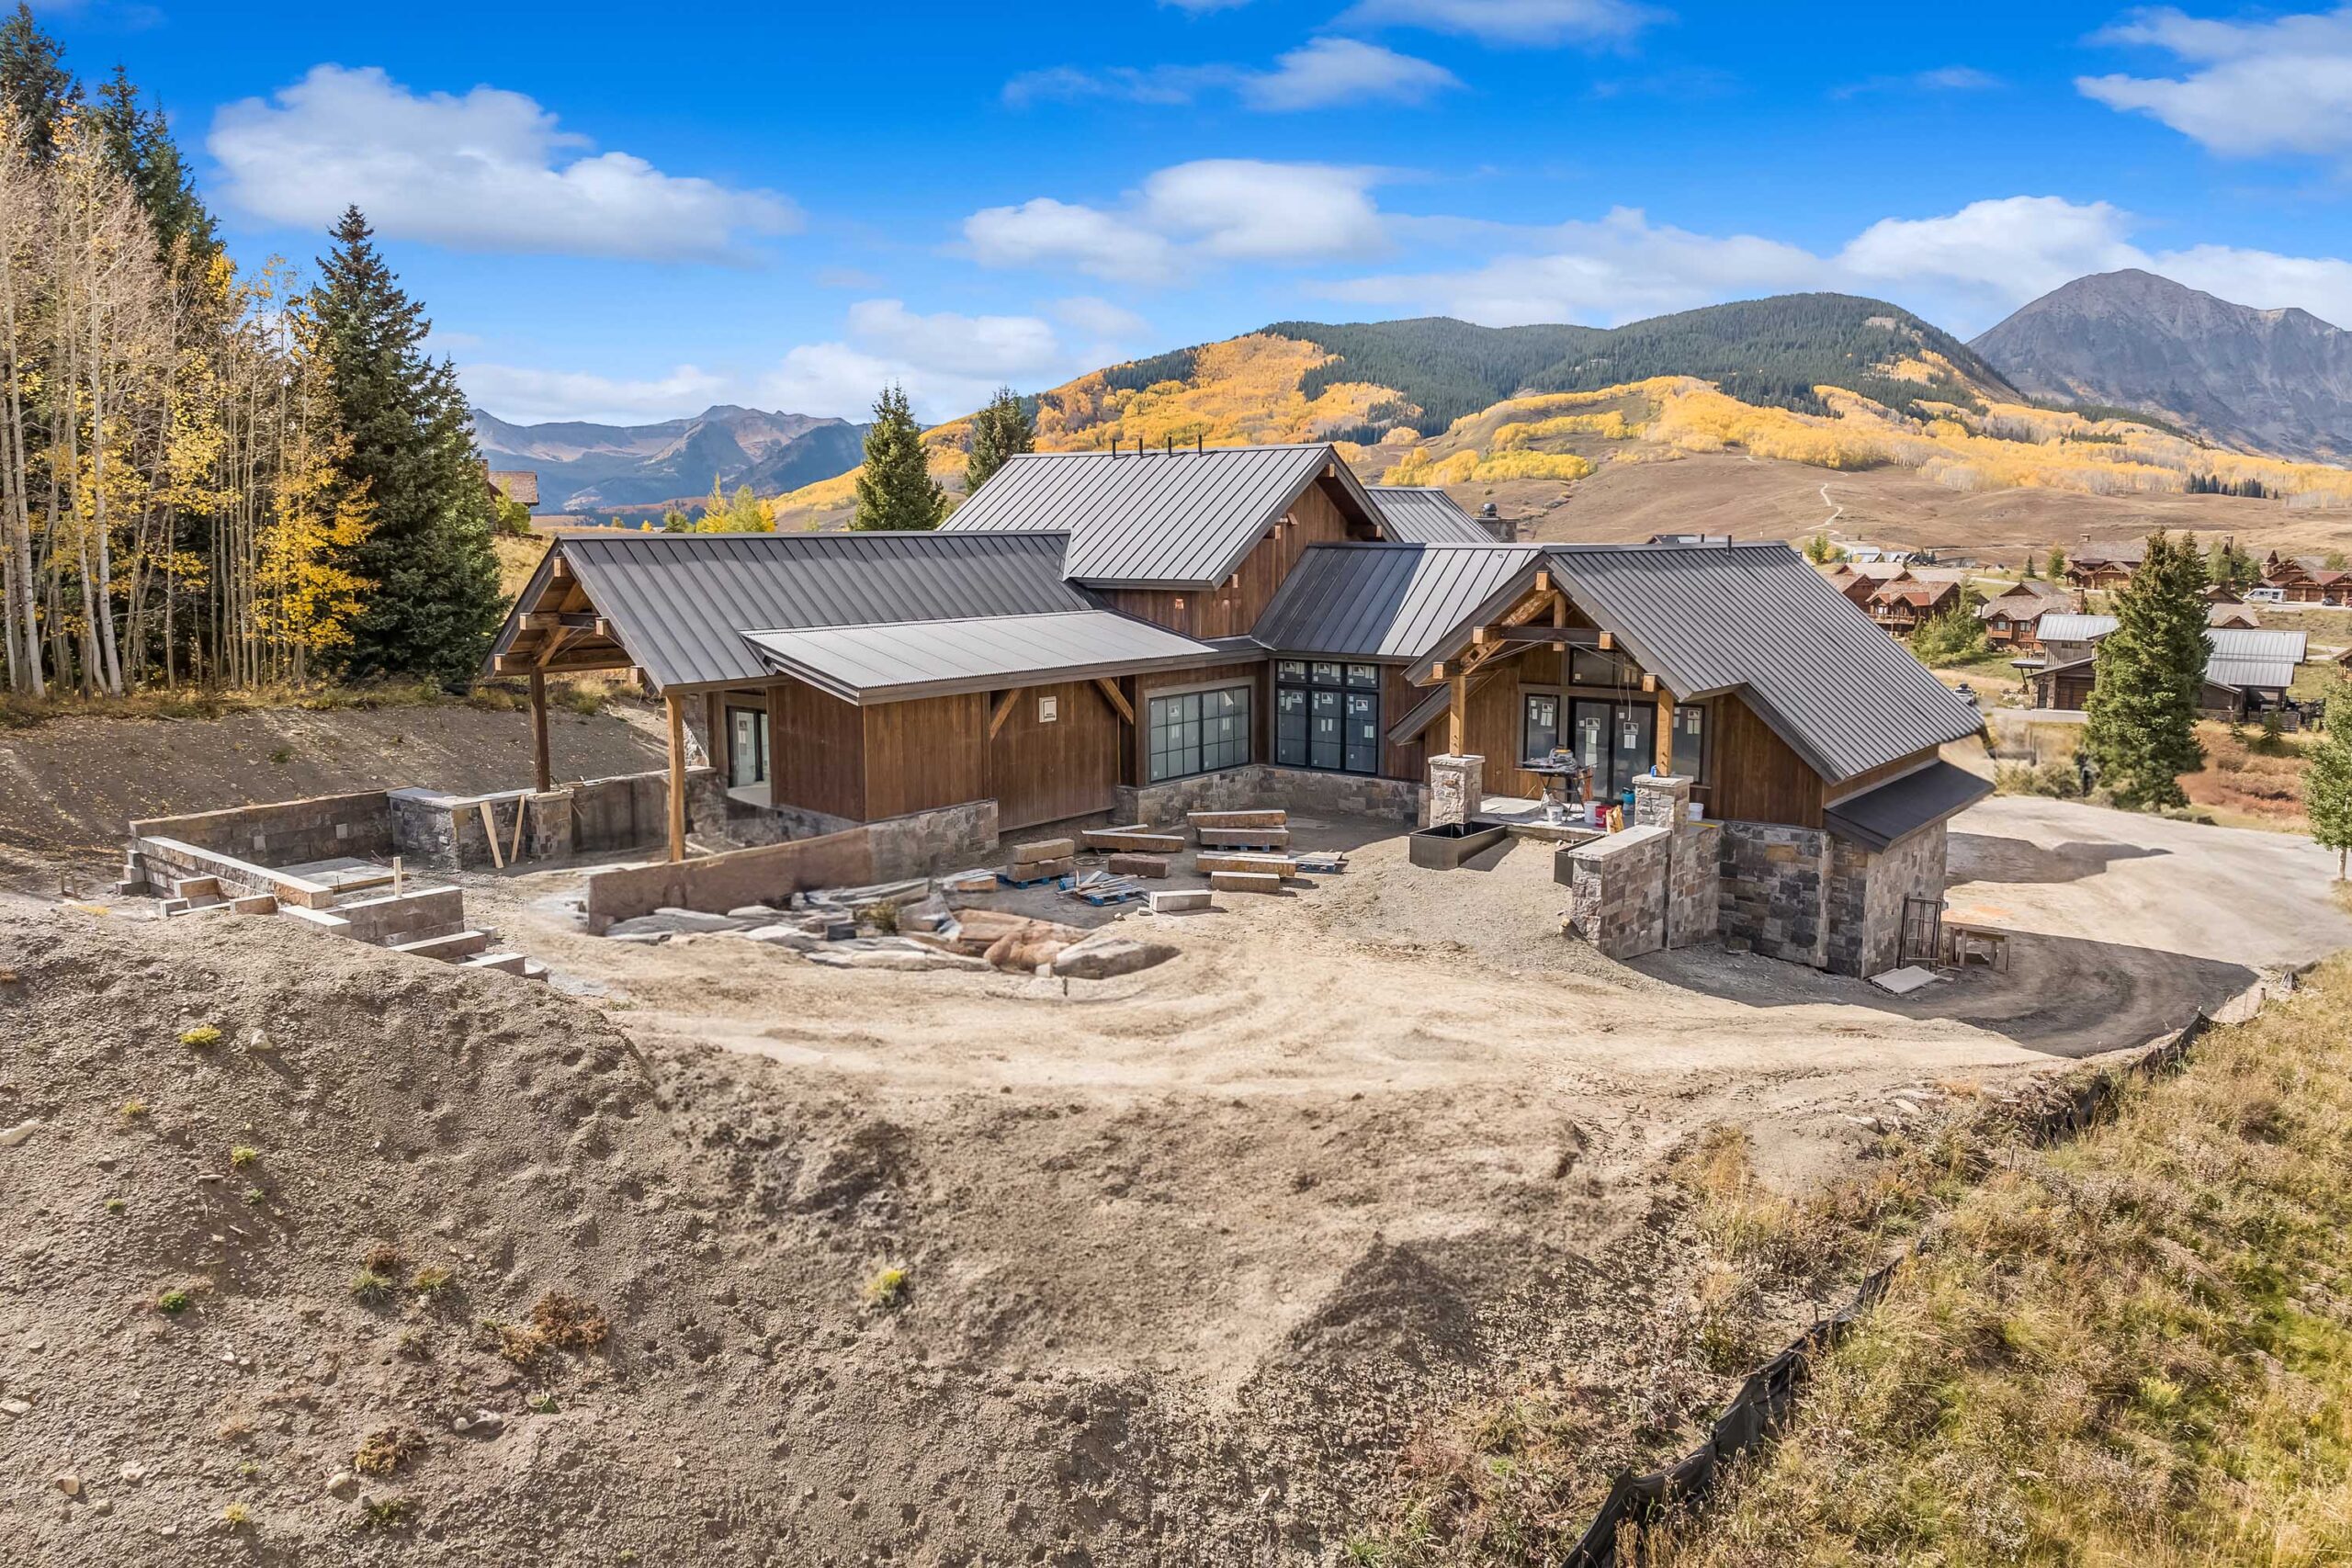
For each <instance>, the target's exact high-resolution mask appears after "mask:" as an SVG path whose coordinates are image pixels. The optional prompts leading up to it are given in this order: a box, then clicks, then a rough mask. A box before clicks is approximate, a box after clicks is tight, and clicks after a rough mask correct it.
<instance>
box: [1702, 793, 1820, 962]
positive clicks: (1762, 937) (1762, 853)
mask: <svg viewBox="0 0 2352 1568" xmlns="http://www.w3.org/2000/svg"><path fill="white" fill-rule="evenodd" d="M1829 844H1830V839H1829V835H1828V834H1827V833H1826V832H1823V831H1822V830H1821V829H1818V828H1791V827H1787V826H1784V825H1782V824H1781V823H1777V822H1725V823H1724V824H1723V838H1722V845H1721V849H1722V856H1721V866H1722V870H1721V883H1720V886H1721V892H1720V900H1721V902H1720V915H1719V922H1720V929H1721V931H1722V935H1723V939H1724V946H1725V947H1727V948H1729V949H1731V950H1732V951H1733V952H1735V953H1762V954H1764V955H1765V956H1766V957H1767V958H1779V959H1783V960H1786V961H1787V962H1789V963H1791V964H1806V965H1809V966H1810V967H1812V968H1815V969H1819V968H1822V967H1823V966H1824V965H1826V964H1827V963H1828V954H1829V945H1828V885H1829Z"/></svg>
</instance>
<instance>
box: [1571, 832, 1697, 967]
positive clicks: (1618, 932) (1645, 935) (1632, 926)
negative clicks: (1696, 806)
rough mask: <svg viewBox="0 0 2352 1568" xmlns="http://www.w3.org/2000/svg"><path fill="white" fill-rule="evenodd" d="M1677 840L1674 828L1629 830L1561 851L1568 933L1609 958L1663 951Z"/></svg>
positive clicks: (1632, 956)
mask: <svg viewBox="0 0 2352 1568" xmlns="http://www.w3.org/2000/svg"><path fill="white" fill-rule="evenodd" d="M1673 841H1674V834H1673V830H1672V829H1667V828H1661V827H1656V826H1651V827H1640V828H1628V829H1625V830H1624V831H1623V832H1622V833H1611V834H1610V835H1608V836H1607V837H1606V838H1600V839H1594V840H1591V841H1589V842H1588V843H1582V844H1578V845H1576V846H1575V847H1574V848H1571V849H1565V850H1562V851H1560V852H1559V853H1560V855H1561V857H1562V858H1563V859H1564V860H1565V861H1566V863H1567V867H1568V875H1567V884H1568V931H1569V934H1571V935H1573V936H1576V937H1577V938H1579V939H1581V940H1583V941H1585V942H1590V943H1591V944H1592V945H1593V947H1594V949H1595V950H1596V951H1598V952H1600V953H1601V954H1602V955H1603V956H1605V957H1609V958H1619V959H1623V958H1639V957H1640V956H1641V955H1642V954H1644V953H1656V952H1657V950H1658V949H1660V948H1662V947H1664V946H1665V945H1666V933H1667V883H1668V877H1667V865H1668V855H1669V853H1670V846H1671V845H1672V844H1673Z"/></svg>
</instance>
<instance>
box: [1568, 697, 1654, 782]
mask: <svg viewBox="0 0 2352 1568" xmlns="http://www.w3.org/2000/svg"><path fill="white" fill-rule="evenodd" d="M1569 714H1570V723H1569V734H1570V735H1571V737H1572V738H1573V739H1572V749H1573V750H1575V752H1576V755H1577V762H1578V763H1579V764H1580V765H1581V766H1583V767H1585V768H1587V769H1589V770H1590V772H1591V774H1592V791H1593V794H1594V795H1597V796H1599V797H1600V798H1602V799H1610V798H1612V797H1614V796H1615V795H1617V794H1618V793H1619V792H1620V791H1622V790H1623V789H1624V787H1625V786H1626V785H1627V784H1631V783H1633V782H1634V779H1636V778H1638V777H1640V776H1641V775H1642V774H1644V773H1647V772H1649V770H1650V764H1651V763H1653V762H1655V761H1657V707H1656V706H1655V705H1652V704H1650V703H1647V702H1640V703H1607V702H1594V701H1591V700H1589V699H1587V698H1581V697H1580V698H1578V699H1577V700H1576V701H1575V702H1573V703H1571V704H1570V705H1569Z"/></svg>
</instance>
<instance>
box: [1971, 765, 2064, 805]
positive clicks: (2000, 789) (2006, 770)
mask: <svg viewBox="0 0 2352 1568" xmlns="http://www.w3.org/2000/svg"><path fill="white" fill-rule="evenodd" d="M1993 791H1994V793H1995V794H1996V795H2047V796H2049V797H2050V798H2051V799H2052V800H2080V799H2081V798H2082V796H2083V776H2082V774H2081V773H2079V772H2078V771H2077V770H2076V769H2075V765H2074V764H2073V763H2071V762H2044V763H2042V764H2041V766H2040V767H2035V766H2033V765H2032V764H2031V763H2030V762H2004V763H2002V764H2001V765H2000V766H1999V767H1997V768H1996V769H1994V770H1993Z"/></svg>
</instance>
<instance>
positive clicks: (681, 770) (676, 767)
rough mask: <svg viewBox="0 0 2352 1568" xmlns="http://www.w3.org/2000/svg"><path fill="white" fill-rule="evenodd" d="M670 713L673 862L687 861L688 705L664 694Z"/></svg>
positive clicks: (675, 697)
mask: <svg viewBox="0 0 2352 1568" xmlns="http://www.w3.org/2000/svg"><path fill="white" fill-rule="evenodd" d="M662 702H663V703H664V704H665V705H667V706H668V707H669V709H670V859H671V860H672V861H673V863H674V862H677V861H682V860H684V859H685V858H686V703H685V699H684V697H681V696H679V695H678V694H676V693H675V692H665V693H663V694H662Z"/></svg>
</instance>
